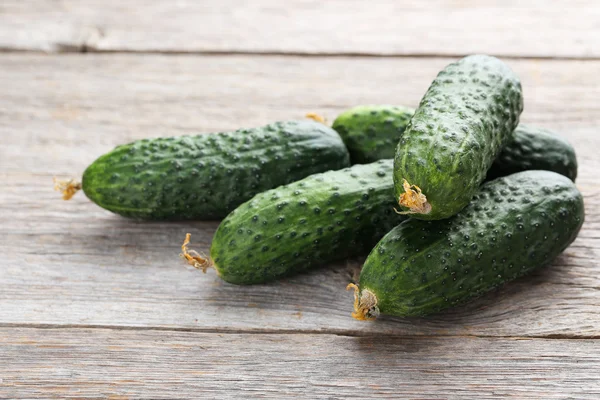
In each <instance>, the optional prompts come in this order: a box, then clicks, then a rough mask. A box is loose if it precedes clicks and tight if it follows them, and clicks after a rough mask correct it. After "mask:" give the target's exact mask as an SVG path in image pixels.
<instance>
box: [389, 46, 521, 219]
mask: <svg viewBox="0 0 600 400" xmlns="http://www.w3.org/2000/svg"><path fill="white" fill-rule="evenodd" d="M522 110H523V97H522V93H521V83H520V81H519V78H518V77H517V76H516V75H515V74H514V72H513V71H512V70H511V69H510V68H509V67H508V66H507V65H506V64H504V63H503V62H502V61H500V60H498V59H497V58H494V57H490V56H485V55H474V56H468V57H465V58H463V59H461V60H459V61H458V62H456V63H453V64H450V65H448V66H447V67H446V68H444V69H443V70H442V71H441V72H440V73H439V74H438V76H437V77H436V79H435V80H434V81H433V83H432V84H431V86H430V87H429V89H428V90H427V93H426V94H425V96H424V97H423V99H422V100H421V103H420V104H419V107H418V108H417V110H416V111H415V114H414V116H413V117H412V119H411V121H410V123H409V126H408V127H407V128H406V131H405V132H404V134H403V135H402V138H401V139H400V141H399V143H398V147H397V149H396V156H395V159H394V183H395V194H396V198H397V199H398V198H399V197H400V195H401V194H402V193H404V189H403V181H404V180H405V179H406V180H407V181H408V182H409V183H410V184H411V185H416V186H418V187H420V188H421V190H422V191H423V194H425V195H426V196H427V200H428V202H429V204H430V205H431V211H430V212H429V213H426V214H411V216H412V217H414V218H419V219H427V220H436V219H443V218H448V217H451V216H453V215H455V214H456V213H457V212H458V211H460V210H461V209H462V208H464V207H465V206H466V205H467V204H468V203H469V201H470V200H471V197H473V195H474V194H475V193H476V192H477V190H478V189H479V185H480V184H481V183H482V182H483V181H484V179H485V177H486V173H487V171H488V169H489V168H490V166H491V165H492V163H493V161H494V159H495V158H496V157H497V156H498V154H499V153H500V151H501V149H502V148H503V147H504V146H505V144H506V143H507V142H508V140H509V138H510V136H511V134H512V133H513V131H514V129H515V128H516V127H517V124H518V123H519V116H520V114H521V112H522ZM402 209H403V211H409V209H407V208H404V207H402Z"/></svg>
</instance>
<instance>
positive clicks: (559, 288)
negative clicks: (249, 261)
mask: <svg viewBox="0 0 600 400" xmlns="http://www.w3.org/2000/svg"><path fill="white" fill-rule="evenodd" d="M448 62H449V60H448V59H414V58H406V59H385V60H376V59H372V58H359V57H354V58H347V59H345V58H334V59H331V58H303V57H250V56H198V57H186V56H169V57H167V56H160V55H145V56H135V55H86V56H74V55H70V56H42V55H30V54H11V55H4V56H3V57H0V68H2V71H3V74H2V75H1V76H0V85H1V86H2V87H3V88H4V94H3V96H2V98H0V111H1V112H0V128H1V129H2V137H3V143H2V147H1V148H0V151H1V154H0V171H1V179H2V182H3V184H4V189H3V190H2V191H0V209H1V210H2V213H0V235H1V236H2V237H3V239H4V240H3V241H1V242H0V252H1V253H2V254H3V258H2V260H0V266H1V268H0V325H4V326H40V325H45V326H90V327H102V326H120V327H128V328H131V329H134V328H135V329H138V328H140V329H141V328H148V327H160V328H163V329H169V330H193V331H204V332H222V331H227V332H237V331H239V332H248V331H252V332H292V331H293V332H298V331H300V332H308V333H321V332H325V333H326V332H337V333H343V334H349V335H357V336H364V335H372V334H376V333H377V334H394V335H428V336H429V335H442V336H447V335H469V336H519V337H524V336H528V337H587V338H594V337H600V278H599V277H598V274H597V260H598V258H599V257H600V245H599V243H598V237H599V234H598V231H599V229H600V219H599V218H600V212H599V210H600V204H599V203H600V197H599V194H600V185H599V184H598V180H597V170H598V168H600V161H599V160H598V158H597V149H598V145H599V139H598V136H597V134H596V132H597V131H598V127H599V126H600V112H598V111H599V110H598V107H599V105H598V103H597V102H595V101H594V98H595V95H596V93H598V90H599V89H600V87H599V86H600V82H598V80H597V79H594V74H595V71H597V70H598V68H599V67H600V62H598V61H522V60H511V61H510V64H511V66H513V67H514V68H515V70H516V71H517V72H518V73H519V75H520V76H521V77H522V79H523V84H524V88H525V96H526V109H527V110H526V112H525V114H524V120H525V121H526V122H535V123H538V124H540V125H543V126H547V127H549V128H553V129H557V130H559V131H561V132H563V133H564V134H565V135H566V136H567V137H568V138H569V140H571V141H572V142H573V144H574V145H575V147H576V149H577V152H578V156H579V160H580V177H579V179H578V186H579V187H580V188H581V190H582V191H583V193H584V195H585V201H586V209H587V217H586V218H587V219H586V223H585V225H584V229H583V231H582V232H581V235H580V237H579V238H578V240H577V241H576V242H575V243H574V244H573V245H572V246H571V247H570V248H569V249H568V250H567V251H566V253H565V254H564V255H563V256H561V257H560V258H559V259H558V260H557V261H556V262H555V264H554V265H553V266H552V267H550V268H548V269H546V270H542V271H539V272H538V273H536V274H535V275H534V276H532V277H529V278H526V279H523V280H520V281H518V282H516V283H514V284H511V285H507V286H506V287H505V288H504V289H502V290H500V291H499V292H497V293H493V294H490V295H489V296H487V297H485V298H483V299H481V300H479V301H477V302H474V303H472V304H470V305H468V306H466V307H461V308H459V309H456V310H452V311H450V312H448V313H445V314H443V315H440V316H436V317H432V318H428V319H406V320H400V319H382V320H380V321H377V322H376V323H361V322H358V321H354V320H353V319H352V318H351V317H350V315H349V313H350V310H351V303H352V294H351V293H349V292H346V291H344V286H345V285H346V284H347V283H348V282H349V281H350V280H351V279H352V278H353V276H355V275H356V273H357V271H358V268H359V266H360V261H354V262H348V263H346V262H341V263H338V264H337V265H334V266H331V267H330V268H324V269H322V270H316V271H312V272H310V273H307V274H304V275H301V276H298V277H293V278H289V279H286V280H283V281H281V282H278V283H274V284H271V285H262V286H255V287H237V286H233V285H229V284H226V283H224V282H222V281H220V280H219V279H218V278H217V277H216V276H215V274H214V272H209V273H208V274H207V275H203V274H201V273H199V272H198V271H195V270H193V269H191V268H186V267H184V265H183V263H182V261H181V260H179V259H178V257H177V255H178V252H179V245H180V243H181V241H182V239H183V237H184V235H185V233H186V232H188V231H189V232H191V233H192V234H193V237H192V239H193V242H194V247H196V248H199V249H208V247H209V244H210V240H211V236H212V233H213V232H214V230H215V228H216V225H217V224H216V223H214V222H211V223H209V222H188V223H142V222H134V221H129V220H126V219H122V218H119V217H116V216H114V215H112V214H110V213H108V212H105V211H103V210H101V209H99V208H98V207H96V206H95V205H93V204H91V203H90V202H89V201H87V199H86V198H85V197H84V196H83V195H78V196H77V197H76V198H75V199H74V200H72V201H71V202H63V201H62V200H60V199H59V197H58V194H57V193H55V192H53V191H52V190H51V177H52V175H54V174H56V175H71V174H76V175H77V174H80V173H81V172H82V171H83V169H84V168H85V166H86V165H87V164H89V163H90V162H92V161H93V160H94V159H95V158H96V157H97V156H99V155H100V154H101V153H103V152H105V151H107V150H109V149H110V148H112V147H113V146H115V145H117V144H121V143H124V142H127V141H130V140H133V139H138V138H142V137H154V136H159V135H172V134H183V133H190V132H194V133H195V132H206V131H211V130H219V129H232V128H236V127H240V126H253V125H258V124H262V123H266V122H268V121H271V120H274V119H286V118H294V117H300V116H302V115H303V114H304V113H305V112H306V111H318V112H324V113H325V114H327V115H328V116H329V117H330V118H332V117H334V116H335V115H336V114H337V112H339V111H341V110H342V109H344V108H347V107H350V106H352V105H356V104H362V103H401V104H407V105H413V106H414V105H416V103H417V102H418V100H419V97H420V96H421V94H422V93H423V92H424V91H425V89H426V87H427V85H428V84H429V82H430V80H431V79H432V78H433V76H434V75H435V73H436V71H437V70H438V69H439V68H441V67H442V66H443V65H445V64H447V63H448ZM340 71H343V72H342V73H340ZM365 71H370V72H371V75H370V76H369V78H368V79H366V78H364V79H362V78H360V77H361V76H364V73H365ZM397 76H403V77H410V79H401V80H399V79H395V78H396V77H397ZM214 82H218V84H214Z"/></svg>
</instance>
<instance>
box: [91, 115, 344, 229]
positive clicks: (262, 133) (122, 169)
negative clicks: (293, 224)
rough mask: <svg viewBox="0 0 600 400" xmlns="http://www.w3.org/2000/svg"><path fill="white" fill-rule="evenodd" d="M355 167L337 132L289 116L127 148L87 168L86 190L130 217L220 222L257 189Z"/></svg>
mask: <svg viewBox="0 0 600 400" xmlns="http://www.w3.org/2000/svg"><path fill="white" fill-rule="evenodd" d="M348 165H349V155H348V151H347V150H346V148H345V146H344V143H343V142H342V140H341V138H340V137H339V135H338V134H337V133H336V132H335V131H334V130H333V129H330V128H328V127H326V126H324V125H322V124H319V123H317V122H313V121H299V122H296V121H288V122H276V123H273V124H269V125H266V126H262V127H258V128H253V129H242V130H238V131H235V132H225V133H214V134H204V135H196V136H180V137H170V138H157V139H143V140H138V141H136V142H133V143H130V144H127V145H123V146H119V147H117V148H115V149H114V150H113V151H111V152H109V153H107V154H105V155H103V156H101V157H100V158H98V159H97V160H96V161H94V163H92V164H91V165H90V166H89V167H88V168H87V169H86V170H85V172H84V174H83V182H82V187H83V191H84V192H85V194H86V195H87V197H89V198H90V200H92V201H93V202H95V203H96V204H98V205H99V206H100V207H103V208H105V209H107V210H109V211H112V212H114V213H117V214H120V215H123V216H126V217H133V218H139V219H156V220H160V219H217V218H223V217H225V216H226V215H227V214H228V213H229V212H230V211H232V210H233V209H235V207H237V206H239V205H240V204H242V203H243V202H245V201H246V200H248V199H250V198H252V196H254V195H255V194H257V193H260V192H262V191H265V190H268V189H271V188H274V187H277V186H280V185H283V184H286V183H289V182H293V181H296V180H298V179H302V178H304V177H306V176H309V175H311V174H314V173H317V172H323V171H328V170H330V169H340V168H344V167H347V166H348Z"/></svg>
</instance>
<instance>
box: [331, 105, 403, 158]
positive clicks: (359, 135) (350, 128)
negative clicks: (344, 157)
mask: <svg viewBox="0 0 600 400" xmlns="http://www.w3.org/2000/svg"><path fill="white" fill-rule="evenodd" d="M414 112H415V110H414V109H412V108H408V107H400V106H391V105H366V106H358V107H354V108H351V109H349V110H346V111H344V112H343V113H341V114H340V115H338V117H337V118H336V119H335V121H333V124H332V126H331V127H332V128H333V129H335V130H336V131H337V132H338V133H339V134H340V136H341V137H342V140H343V141H344V143H345V144H346V147H347V148H348V151H349V152H350V162H351V163H352V164H367V163H372V162H374V161H377V160H383V159H386V158H394V153H395V149H396V145H397V144H398V140H399V138H400V137H401V136H402V134H403V133H404V131H405V130H406V127H407V125H408V122H409V121H410V118H411V117H412V115H413V113H414Z"/></svg>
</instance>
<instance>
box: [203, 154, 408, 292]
mask: <svg viewBox="0 0 600 400" xmlns="http://www.w3.org/2000/svg"><path fill="white" fill-rule="evenodd" d="M393 192H394V188H393V182H392V160H381V161H377V162H375V163H372V164H366V165H355V166H353V167H351V168H345V169H343V170H340V171H329V172H325V173H322V174H315V175H312V176H310V177H308V178H305V179H303V180H300V181H298V182H294V183H291V184H289V185H285V186H281V187H279V188H276V189H272V190H269V191H266V192H264V193H260V194H258V195H256V196H255V197H254V198H253V199H252V200H250V201H248V202H246V203H244V204H243V205H241V206H240V207H239V208H237V209H236V210H234V211H233V212H232V213H231V214H229V216H227V218H225V219H224V220H223V221H222V222H221V224H220V225H219V227H218V229H217V231H216V233H215V235H214V238H213V242H212V245H211V249H210V255H211V259H212V262H213V266H214V267H215V269H216V270H217V272H218V273H219V275H220V277H221V278H223V279H224V280H225V281H227V282H230V283H235V284H254V283H262V282H267V281H271V280H274V279H276V278H279V277H282V276H285V275H289V274H292V273H296V272H300V271H302V270H305V269H308V268H310V267H313V266H317V265H321V264H324V263H327V262H330V261H333V260H338V259H343V258H346V257H351V256H357V255H366V254H368V252H369V251H370V250H371V249H372V248H373V246H374V245H375V243H377V241H378V240H379V239H381V238H382V237H383V235H385V234H386V233H387V232H389V230H390V229H392V228H393V227H394V226H395V225H397V224H399V223H400V222H401V221H402V220H403V219H404V217H402V216H399V215H396V214H395V213H394V211H393V206H394V201H393V196H392V195H393Z"/></svg>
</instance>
